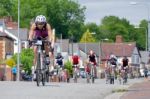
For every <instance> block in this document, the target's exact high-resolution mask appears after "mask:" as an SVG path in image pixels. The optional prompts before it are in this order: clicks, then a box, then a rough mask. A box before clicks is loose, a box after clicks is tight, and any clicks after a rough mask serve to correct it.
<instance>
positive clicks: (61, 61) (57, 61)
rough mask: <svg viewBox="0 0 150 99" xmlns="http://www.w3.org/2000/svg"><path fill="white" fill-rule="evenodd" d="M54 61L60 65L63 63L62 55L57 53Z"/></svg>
mask: <svg viewBox="0 0 150 99" xmlns="http://www.w3.org/2000/svg"><path fill="white" fill-rule="evenodd" d="M56 63H57V64H58V65H60V66H62V65H63V56H61V55H59V56H57V57H56Z"/></svg>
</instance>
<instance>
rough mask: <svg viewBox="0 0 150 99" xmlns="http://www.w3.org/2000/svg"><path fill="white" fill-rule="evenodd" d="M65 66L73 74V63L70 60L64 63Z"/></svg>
mask: <svg viewBox="0 0 150 99" xmlns="http://www.w3.org/2000/svg"><path fill="white" fill-rule="evenodd" d="M64 68H65V69H67V70H68V71H69V74H70V75H72V74H73V69H72V63H71V62H70V61H69V60H68V61H67V62H66V63H65V64H64Z"/></svg>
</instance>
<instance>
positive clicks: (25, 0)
mask: <svg viewBox="0 0 150 99" xmlns="http://www.w3.org/2000/svg"><path fill="white" fill-rule="evenodd" d="M17 2H18V0H14V4H15V6H14V7H13V12H14V14H13V18H14V19H15V20H16V21H17V17H16V16H17V13H18V12H17V6H18V5H17ZM20 6H21V7H20V20H21V21H20V25H21V27H29V26H30V21H31V20H33V19H35V16H37V15H39V14H43V15H45V16H46V17H47V20H48V22H49V23H50V24H51V26H52V28H55V30H56V35H59V34H60V33H61V34H62V36H63V38H69V37H70V36H71V35H73V36H74V37H78V38H75V40H76V41H77V40H79V39H80V37H81V35H82V32H81V26H82V25H83V24H84V20H85V15H84V11H85V7H81V6H80V4H79V3H78V2H75V1H73V0H21V5H20Z"/></svg>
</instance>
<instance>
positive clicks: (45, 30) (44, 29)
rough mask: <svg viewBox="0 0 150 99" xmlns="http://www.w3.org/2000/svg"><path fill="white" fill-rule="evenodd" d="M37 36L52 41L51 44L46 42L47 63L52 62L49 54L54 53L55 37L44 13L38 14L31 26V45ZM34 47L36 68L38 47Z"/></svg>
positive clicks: (29, 38)
mask: <svg viewBox="0 0 150 99" xmlns="http://www.w3.org/2000/svg"><path fill="white" fill-rule="evenodd" d="M37 38H44V39H47V40H48V41H49V42H51V45H49V44H44V49H45V52H46V60H47V61H46V65H49V64H50V59H49V56H50V57H51V56H52V55H53V54H52V53H53V46H54V37H53V35H52V30H51V26H50V24H49V23H47V21H46V17H45V16H43V15H38V16H36V19H35V22H34V23H33V24H32V25H31V27H30V31H29V37H28V40H29V46H30V47H31V45H32V44H31V41H32V40H33V39H37ZM32 48H33V51H34V60H33V64H34V69H36V67H35V66H36V58H37V53H36V52H37V47H36V46H33V47H32ZM35 72H36V71H35ZM47 73H49V71H48V70H47ZM34 77H36V76H34ZM33 79H36V78H33Z"/></svg>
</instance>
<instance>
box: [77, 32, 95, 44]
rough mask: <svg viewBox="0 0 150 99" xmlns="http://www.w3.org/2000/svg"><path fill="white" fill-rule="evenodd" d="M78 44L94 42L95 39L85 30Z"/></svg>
mask: <svg viewBox="0 0 150 99" xmlns="http://www.w3.org/2000/svg"><path fill="white" fill-rule="evenodd" d="M80 42H84V43H85V42H86V43H87V42H96V39H95V38H94V37H93V34H92V33H90V32H89V30H87V31H86V32H85V33H84V34H83V36H82V38H81V40H80Z"/></svg>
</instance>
